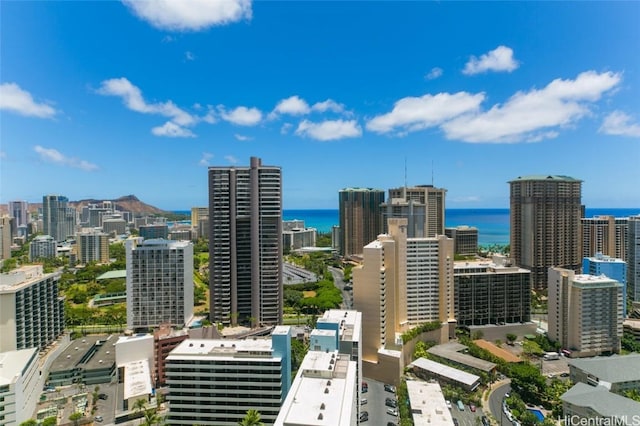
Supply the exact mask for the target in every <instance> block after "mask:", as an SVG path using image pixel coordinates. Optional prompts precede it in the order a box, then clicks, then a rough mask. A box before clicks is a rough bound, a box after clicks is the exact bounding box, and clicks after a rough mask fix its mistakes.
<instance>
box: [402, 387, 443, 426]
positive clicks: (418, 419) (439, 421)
mask: <svg viewBox="0 0 640 426" xmlns="http://www.w3.org/2000/svg"><path fill="white" fill-rule="evenodd" d="M407 391H408V393H409V400H410V401H411V414H412V417H413V424H414V425H415V426H450V425H453V418H452V417H451V411H449V409H448V408H447V405H446V403H445V400H444V395H443V394H442V389H441V388H440V385H439V384H438V383H437V382H423V381H418V380H407Z"/></svg>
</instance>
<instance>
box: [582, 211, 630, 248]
mask: <svg viewBox="0 0 640 426" xmlns="http://www.w3.org/2000/svg"><path fill="white" fill-rule="evenodd" d="M580 226H581V234H582V241H581V242H582V250H581V251H582V254H581V256H582V257H583V258H585V257H592V256H595V255H596V254H597V253H602V254H604V255H606V256H610V257H614V258H619V259H625V256H626V251H627V232H628V228H629V219H628V218H626V217H614V216H594V217H591V218H586V217H583V218H582V219H580Z"/></svg>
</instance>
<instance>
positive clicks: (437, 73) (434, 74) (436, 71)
mask: <svg viewBox="0 0 640 426" xmlns="http://www.w3.org/2000/svg"><path fill="white" fill-rule="evenodd" d="M443 72H444V71H443V70H442V68H438V67H435V68H431V71H429V72H428V73H427V74H426V75H425V76H424V78H425V79H426V80H435V79H436V78H439V77H442V73H443Z"/></svg>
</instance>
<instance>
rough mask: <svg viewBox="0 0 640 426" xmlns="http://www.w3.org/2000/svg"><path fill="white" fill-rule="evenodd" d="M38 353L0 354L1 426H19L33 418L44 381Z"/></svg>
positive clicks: (22, 351)
mask: <svg viewBox="0 0 640 426" xmlns="http://www.w3.org/2000/svg"><path fill="white" fill-rule="evenodd" d="M40 373H41V371H40V368H39V363H38V349H37V348H30V349H21V350H13V351H7V352H0V425H7V426H13V425H19V424H21V423H22V422H24V421H26V420H29V419H31V418H33V417H34V413H35V410H36V407H37V405H38V398H39V397H40V394H41V392H42V385H43V383H44V377H43V376H42V375H41V374H40Z"/></svg>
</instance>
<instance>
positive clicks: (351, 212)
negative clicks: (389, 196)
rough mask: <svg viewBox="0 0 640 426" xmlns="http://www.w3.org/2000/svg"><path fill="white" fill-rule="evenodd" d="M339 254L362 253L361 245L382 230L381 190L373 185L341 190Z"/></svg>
mask: <svg viewBox="0 0 640 426" xmlns="http://www.w3.org/2000/svg"><path fill="white" fill-rule="evenodd" d="M338 197H339V208H340V244H339V245H340V254H341V255H343V256H345V257H348V256H352V255H360V254H362V248H363V247H364V246H366V245H367V244H369V243H370V242H371V241H373V240H375V239H376V238H377V237H378V234H380V233H382V230H383V224H382V207H381V205H382V203H384V191H382V190H380V189H372V188H345V189H342V190H340V193H339V194H338Z"/></svg>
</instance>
